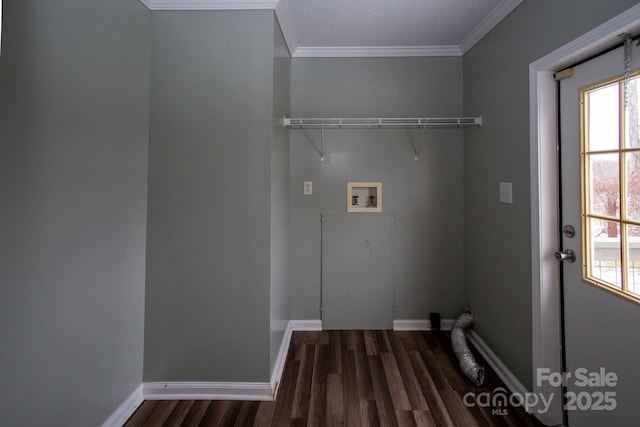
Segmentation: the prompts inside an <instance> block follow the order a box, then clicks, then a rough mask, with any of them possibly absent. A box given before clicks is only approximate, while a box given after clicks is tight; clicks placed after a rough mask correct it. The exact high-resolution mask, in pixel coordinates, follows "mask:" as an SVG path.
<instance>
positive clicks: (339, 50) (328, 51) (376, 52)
mask: <svg viewBox="0 0 640 427" xmlns="http://www.w3.org/2000/svg"><path fill="white" fill-rule="evenodd" d="M461 55H462V52H461V51H460V48H459V47H458V46H335V47H324V46H322V47H320V46H317V47H316V46H299V47H298V48H297V49H296V50H295V51H293V52H292V54H291V56H293V57H309V58H323V57H324V58H328V57H334V58H342V57H352V58H358V57H360V58H372V57H398V56H461Z"/></svg>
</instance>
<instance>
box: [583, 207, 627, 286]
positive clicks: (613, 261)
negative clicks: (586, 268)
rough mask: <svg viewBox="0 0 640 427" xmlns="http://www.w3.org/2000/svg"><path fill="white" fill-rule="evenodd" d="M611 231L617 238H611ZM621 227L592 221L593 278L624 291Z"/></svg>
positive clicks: (612, 223)
mask: <svg viewBox="0 0 640 427" xmlns="http://www.w3.org/2000/svg"><path fill="white" fill-rule="evenodd" d="M610 229H613V230H614V232H613V233H611V234H614V233H616V237H609V233H610V231H609V230H610ZM619 230H620V226H619V225H618V223H616V222H612V221H604V220H601V219H595V218H593V219H591V232H592V239H591V248H590V249H591V276H592V277H594V278H596V279H598V280H600V281H602V282H605V283H606V284H608V285H610V286H614V287H616V288H619V289H622V261H621V257H620V237H619V235H620V234H619Z"/></svg>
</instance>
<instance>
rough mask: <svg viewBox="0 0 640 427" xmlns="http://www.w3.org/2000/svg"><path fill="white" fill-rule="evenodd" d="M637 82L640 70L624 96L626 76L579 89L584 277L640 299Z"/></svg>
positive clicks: (639, 178) (631, 297)
mask: <svg viewBox="0 0 640 427" xmlns="http://www.w3.org/2000/svg"><path fill="white" fill-rule="evenodd" d="M639 83H640V70H637V71H636V72H634V73H633V74H632V77H631V80H630V83H629V85H628V87H627V89H626V90H627V91H628V93H627V94H626V96H625V82H624V78H622V77H619V78H616V79H614V80H608V81H605V82H602V83H599V84H596V85H593V86H589V87H586V88H583V89H582V90H581V91H580V101H581V107H582V108H581V119H582V125H581V131H582V132H581V157H582V180H581V181H582V230H583V278H584V279H585V280H586V281H589V282H591V283H594V284H596V285H599V286H602V287H604V288H606V289H609V290H611V291H613V292H615V293H618V294H621V295H623V296H625V297H627V298H630V299H632V300H635V301H637V302H640V128H639V126H640V116H639V111H638V105H639V104H640V102H639V101H640V100H639V96H640V91H639V89H640V88H639V87H638V86H639ZM625 98H626V102H625ZM625 104H626V105H625Z"/></svg>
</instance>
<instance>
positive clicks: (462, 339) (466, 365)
mask: <svg viewBox="0 0 640 427" xmlns="http://www.w3.org/2000/svg"><path fill="white" fill-rule="evenodd" d="M472 326H473V315H472V314H471V312H470V311H465V312H464V313H462V314H461V315H460V316H458V318H457V319H456V320H455V321H454V322H453V327H452V328H451V345H452V346H453V352H454V353H455V354H456V357H457V358H458V361H460V369H462V372H463V373H464V374H465V375H466V376H467V378H469V379H470V380H471V381H473V383H474V384H475V385H477V386H480V385H482V383H484V367H482V366H480V365H478V363H477V362H476V359H475V358H474V357H473V353H471V350H469V346H468V345H467V335H466V332H467V329H469V328H471V327H472Z"/></svg>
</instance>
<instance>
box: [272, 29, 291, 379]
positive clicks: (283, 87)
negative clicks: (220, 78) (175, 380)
mask: <svg viewBox="0 0 640 427" xmlns="http://www.w3.org/2000/svg"><path fill="white" fill-rule="evenodd" d="M274 30H275V31H274V41H273V45H274V50H273V123H272V125H273V134H272V141H271V189H270V190H271V369H272V370H273V368H274V364H275V361H276V358H277V356H278V352H279V351H280V346H281V345H282V340H283V339H284V332H285V329H286V327H287V322H288V321H289V301H288V298H287V297H288V291H287V289H288V286H287V285H288V277H287V274H288V269H287V267H288V256H287V255H288V254H287V247H288V246H287V245H288V227H289V130H288V129H286V128H284V127H282V126H281V125H280V121H281V120H282V118H283V117H284V116H289V109H290V102H291V101H290V99H291V90H290V87H291V56H290V55H289V50H288V49H287V45H286V43H285V40H284V37H283V35H282V32H281V31H280V25H279V23H278V22H277V20H275V22H274Z"/></svg>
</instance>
